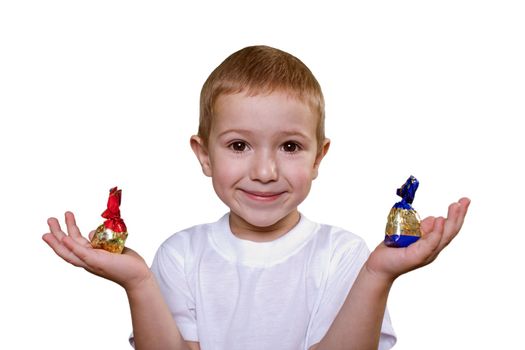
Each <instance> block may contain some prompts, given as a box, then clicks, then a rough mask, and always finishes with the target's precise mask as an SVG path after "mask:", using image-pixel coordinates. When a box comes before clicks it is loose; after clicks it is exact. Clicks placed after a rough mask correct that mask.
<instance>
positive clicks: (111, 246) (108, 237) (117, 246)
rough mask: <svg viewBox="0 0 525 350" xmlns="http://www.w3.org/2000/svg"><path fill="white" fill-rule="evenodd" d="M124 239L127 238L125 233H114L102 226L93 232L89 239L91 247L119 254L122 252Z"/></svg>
mask: <svg viewBox="0 0 525 350" xmlns="http://www.w3.org/2000/svg"><path fill="white" fill-rule="evenodd" d="M126 238H128V233H127V232H114V231H113V230H111V229H109V228H107V227H105V226H104V224H102V225H100V226H99V227H97V229H96V230H95V234H94V235H93V238H92V239H91V246H92V247H93V248H101V249H104V250H107V251H108V252H111V253H119V254H120V253H122V251H123V250H124V243H125V242H126Z"/></svg>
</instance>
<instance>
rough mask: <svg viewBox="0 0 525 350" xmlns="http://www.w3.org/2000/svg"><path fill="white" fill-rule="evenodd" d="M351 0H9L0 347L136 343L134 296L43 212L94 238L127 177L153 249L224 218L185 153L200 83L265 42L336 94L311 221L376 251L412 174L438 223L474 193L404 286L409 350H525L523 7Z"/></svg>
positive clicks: (148, 252)
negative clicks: (60, 239) (70, 216)
mask: <svg viewBox="0 0 525 350" xmlns="http://www.w3.org/2000/svg"><path fill="white" fill-rule="evenodd" d="M342 3H343V2H341V4H336V3H335V2H329V1H326V2H323V3H322V4H321V2H309V1H300V2H299V1H296V2H295V1H264V2H257V3H256V2H248V1H220V2H219V1H217V2H214V1H194V2H191V3H190V2H180V4H179V3H177V2H174V1H164V2H159V1H150V2H145V1H144V2H139V1H82V2H81V1H3V2H1V3H0V118H1V119H0V120H1V121H0V167H1V172H0V218H1V222H2V230H1V233H0V234H1V236H2V241H1V242H2V249H1V253H0V268H1V288H0V293H1V297H0V327H1V329H2V330H1V334H2V336H1V339H0V341H1V342H2V344H4V345H5V344H10V345H9V346H8V348H10V349H28V348H30V346H34V345H35V344H36V343H38V344H40V346H39V348H42V349H93V348H100V349H128V346H127V337H128V334H129V332H130V331H131V324H130V318H129V312H128V305H127V300H126V297H125V293H124V291H123V290H122V289H121V288H120V287H119V286H117V285H114V284H112V283H111V282H108V281H105V280H102V279H99V278H97V277H94V276H91V275H89V274H87V273H86V272H84V271H82V270H80V269H77V268H74V267H72V266H70V265H68V264H66V263H64V262H63V261H62V260H60V259H59V258H58V257H56V256H55V255H54V254H53V252H52V251H51V250H50V249H49V248H48V247H47V245H46V244H45V243H44V242H43V241H42V240H41V238H40V237H41V235H42V234H43V233H45V232H47V225H46V219H47V218H48V217H49V216H57V217H60V219H61V220H62V219H63V216H62V215H63V213H64V211H66V210H71V211H73V212H75V213H76V215H77V218H78V223H79V226H80V227H81V229H82V230H83V232H84V233H87V232H89V231H90V230H92V229H94V228H95V227H96V226H97V225H99V224H100V223H101V222H102V218H101V217H100V213H101V212H102V211H103V210H104V209H105V204H106V200H107V194H108V190H109V188H110V187H112V186H115V185H118V186H119V187H121V188H123V204H122V208H121V209H122V213H123V215H124V218H125V220H126V223H127V225H128V228H129V231H130V237H129V240H128V245H129V246H130V247H133V248H135V249H136V250H138V251H139V252H140V253H141V254H142V255H143V256H144V257H145V259H146V261H147V262H148V263H150V262H151V259H152V258H153V255H154V253H155V250H156V248H157V247H158V246H159V244H160V243H161V242H162V241H163V240H164V239H165V238H167V237H168V236H169V235H170V234H171V233H173V232H175V231H178V230H180V229H183V228H185V227H188V226H191V225H194V224H197V223H203V222H209V221H214V220H216V219H217V218H219V217H220V216H221V215H222V214H223V213H224V212H225V210H226V208H225V207H224V205H223V204H222V203H221V202H220V201H219V200H218V199H217V197H216V196H215V194H214V193H213V190H212V187H211V184H210V181H209V179H208V178H206V177H204V176H203V175H202V174H201V171H200V168H199V166H198V163H197V161H196V160H195V159H194V155H193V153H192V152H191V150H190V148H189V137H190V135H191V134H193V133H195V132H196V130H197V119H198V98H199V92H200V87H201V85H202V83H203V82H204V80H205V79H206V77H207V75H208V74H209V73H210V72H211V70H212V69H213V68H215V67H216V66H217V65H218V64H219V63H220V62H221V61H222V60H223V59H224V58H225V57H226V56H227V55H229V54H230V53H232V52H233V51H235V50H238V49H240V48H242V47H244V46H247V45H253V44H266V45H271V46H275V47H278V48H281V49H284V50H285V51H288V52H290V53H292V54H294V55H296V56H298V57H299V58H301V59H302V60H303V62H305V63H306V64H307V65H308V66H309V67H310V68H311V69H312V71H313V72H314V74H315V75H316V77H317V78H318V80H319V81H320V83H321V86H322V87H323V89H324V93H325V97H326V103H327V108H326V111H327V121H326V123H327V124H326V128H327V134H328V136H329V137H330V138H331V139H332V148H331V150H330V152H329V154H328V156H327V158H325V160H324V162H323V164H322V167H321V173H320V177H319V178H318V179H317V180H316V181H315V183H314V186H313V189H312V192H311V195H310V197H309V198H308V199H307V200H306V201H305V203H304V204H303V205H302V207H301V210H302V212H303V213H305V214H306V215H307V216H308V217H309V218H311V219H313V220H315V221H319V222H325V223H330V224H333V225H338V226H342V227H345V228H347V229H349V230H352V231H354V232H356V233H358V234H360V235H361V236H363V237H364V238H365V239H366V241H367V242H368V244H369V246H370V247H371V248H373V247H374V246H375V245H376V244H377V243H378V242H380V241H381V240H382V237H383V233H384V225H385V219H386V215H387V213H388V211H389V210H390V207H391V206H392V204H393V203H394V202H395V201H397V197H396V196H395V189H396V188H397V187H399V185H401V184H402V183H403V182H404V181H405V179H406V178H407V177H408V175H410V174H413V175H415V176H417V177H418V178H419V180H420V182H421V185H420V187H419V190H418V193H417V196H416V200H415V202H414V207H415V208H416V209H417V210H418V211H419V213H420V214H421V216H423V217H424V216H427V215H435V216H437V215H446V209H447V206H448V204H449V203H450V202H452V201H455V200H457V199H459V198H460V197H461V196H469V197H470V198H472V205H471V210H470V213H469V215H468V218H467V220H466V222H465V225H464V228H463V230H462V232H461V234H460V235H459V236H458V237H457V239H456V240H455V241H454V242H453V243H452V244H451V245H450V246H449V247H448V248H447V249H446V250H445V251H444V252H443V253H442V255H441V256H440V257H439V258H438V259H437V260H436V262H435V263H433V264H432V265H430V266H428V267H426V268H424V269H421V270H418V271H415V272H412V273H410V274H409V275H406V276H403V277H401V278H400V279H399V280H398V281H397V282H396V284H395V286H394V288H393V290H392V292H391V296H390V299H389V308H390V312H391V315H392V319H393V322H394V326H395V329H396V331H397V333H398V337H399V341H398V345H397V346H396V349H477V348H494V349H495V348H498V349H510V348H519V347H520V346H522V342H521V341H522V339H523V338H522V336H521V332H522V326H523V321H522V317H523V316H522V314H523V312H524V311H525V309H524V300H525V298H524V295H525V288H524V287H523V284H519V283H522V282H523V279H524V278H523V276H524V273H523V268H524V267H525V264H524V262H523V256H522V255H521V253H522V252H523V246H524V244H525V242H524V234H525V230H524V213H525V206H524V204H523V200H524V198H525V191H524V185H523V180H524V179H525V172H524V170H523V165H522V163H523V150H524V149H525V147H524V146H525V142H524V130H525V128H524V127H523V126H522V124H521V123H519V119H520V118H521V119H523V117H524V116H525V98H524V97H525V68H524V67H525V40H524V39H525V21H524V20H523V19H524V18H525V11H524V7H523V5H522V2H521V1H439V2H438V1H434V2H430V1H367V2H364V1H363V2H352V3H348V4H345V5H344V6H343V5H342ZM4 345H2V348H3V347H4Z"/></svg>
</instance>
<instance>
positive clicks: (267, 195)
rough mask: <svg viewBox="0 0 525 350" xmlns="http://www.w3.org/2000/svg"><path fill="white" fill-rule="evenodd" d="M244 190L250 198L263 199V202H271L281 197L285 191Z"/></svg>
mask: <svg viewBox="0 0 525 350" xmlns="http://www.w3.org/2000/svg"><path fill="white" fill-rule="evenodd" d="M242 192H243V193H244V194H245V195H246V196H247V197H248V198H250V199H253V200H257V201H261V202H271V201H274V200H276V199H277V198H279V197H280V196H281V195H282V194H284V193H285V191H283V192H257V191H256V192H252V191H246V190H242Z"/></svg>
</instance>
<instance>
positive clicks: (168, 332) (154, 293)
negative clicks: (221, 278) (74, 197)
mask: <svg viewBox="0 0 525 350" xmlns="http://www.w3.org/2000/svg"><path fill="white" fill-rule="evenodd" d="M65 218H66V226H67V232H68V234H67V235H66V234H65V233H64V232H63V231H62V229H61V228H60V225H59V223H58V220H57V219H55V218H50V219H49V220H48V225H49V229H50V232H49V233H46V234H45V235H44V236H43V237H42V239H43V240H44V241H45V242H46V243H47V244H48V245H49V246H50V247H51V248H52V249H53V250H54V251H55V253H56V254H57V255H58V256H60V257H61V258H62V259H64V260H65V261H67V262H69V263H70V264H72V265H75V266H78V267H82V268H84V269H85V270H87V271H88V272H91V273H93V274H95V275H97V276H100V277H103V278H106V279H108V280H111V281H113V282H115V283H117V284H119V285H121V286H122V287H123V288H124V289H125V290H126V293H127V296H128V299H129V305H130V309H131V320H132V324H133V332H134V336H135V346H136V348H137V349H138V350H144V349H147V350H154V349H163V350H164V349H174V350H177V349H180V350H196V349H199V344H198V343H195V342H186V341H184V339H183V338H182V336H181V334H180V332H179V330H178V328H177V325H176V324H175V320H174V319H173V317H172V316H171V313H170V311H169V309H168V306H167V305H166V303H165V301H164V298H163V296H162V294H161V292H160V289H159V286H158V285H157V282H156V280H155V277H154V276H153V274H152V273H151V271H150V269H149V268H148V266H147V265H146V263H145V261H144V259H142V257H140V255H138V254H137V253H136V252H135V251H133V250H132V249H129V248H125V249H124V251H123V252H122V254H114V253H109V252H106V251H104V250H101V249H93V248H92V247H91V244H90V242H89V241H88V240H87V239H86V238H84V237H83V236H82V235H81V233H80V230H79V229H78V227H77V225H76V222H75V217H74V215H73V213H70V212H67V213H66V215H65Z"/></svg>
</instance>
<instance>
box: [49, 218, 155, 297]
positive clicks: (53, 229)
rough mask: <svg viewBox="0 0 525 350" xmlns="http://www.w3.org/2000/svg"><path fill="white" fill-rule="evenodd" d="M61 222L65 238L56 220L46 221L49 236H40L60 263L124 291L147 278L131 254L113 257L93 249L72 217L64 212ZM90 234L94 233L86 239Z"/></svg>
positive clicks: (139, 261)
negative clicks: (60, 259) (63, 220)
mask: <svg viewBox="0 0 525 350" xmlns="http://www.w3.org/2000/svg"><path fill="white" fill-rule="evenodd" d="M65 220H66V227H67V234H66V233H64V232H63V231H62V229H61V227H60V224H59V223H58V220H57V219H56V218H50V219H48V221H47V223H48V225H49V230H50V232H49V233H46V234H44V235H43V236H42V239H43V240H44V241H45V242H46V243H47V244H48V245H49V246H50V247H51V248H52V249H53V250H54V251H55V253H56V254H57V255H58V256H60V257H61V258H62V259H64V260H65V261H67V262H68V263H70V264H72V265H75V266H78V267H82V268H84V269H86V270H87V271H89V272H91V273H93V274H95V275H97V276H100V277H103V278H106V279H108V280H111V281H114V282H116V283H118V284H120V285H121V286H123V287H124V288H126V289H128V288H132V287H133V286H136V285H139V284H140V283H141V282H142V281H144V280H146V279H147V278H149V276H150V270H149V268H148V266H147V264H146V262H145V261H144V259H143V258H142V257H141V256H140V255H139V254H137V253H136V252H135V251H134V250H132V249H129V248H124V250H123V252H122V254H115V253H110V252H107V251H105V250H102V249H94V248H93V247H92V246H91V243H90V241H89V240H88V239H86V238H85V237H83V236H82V234H81V233H80V230H79V229H78V227H77V224H76V221H75V216H74V215H73V213H71V212H66V214H65ZM93 233H94V231H92V232H91V234H90V236H92V235H93Z"/></svg>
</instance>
